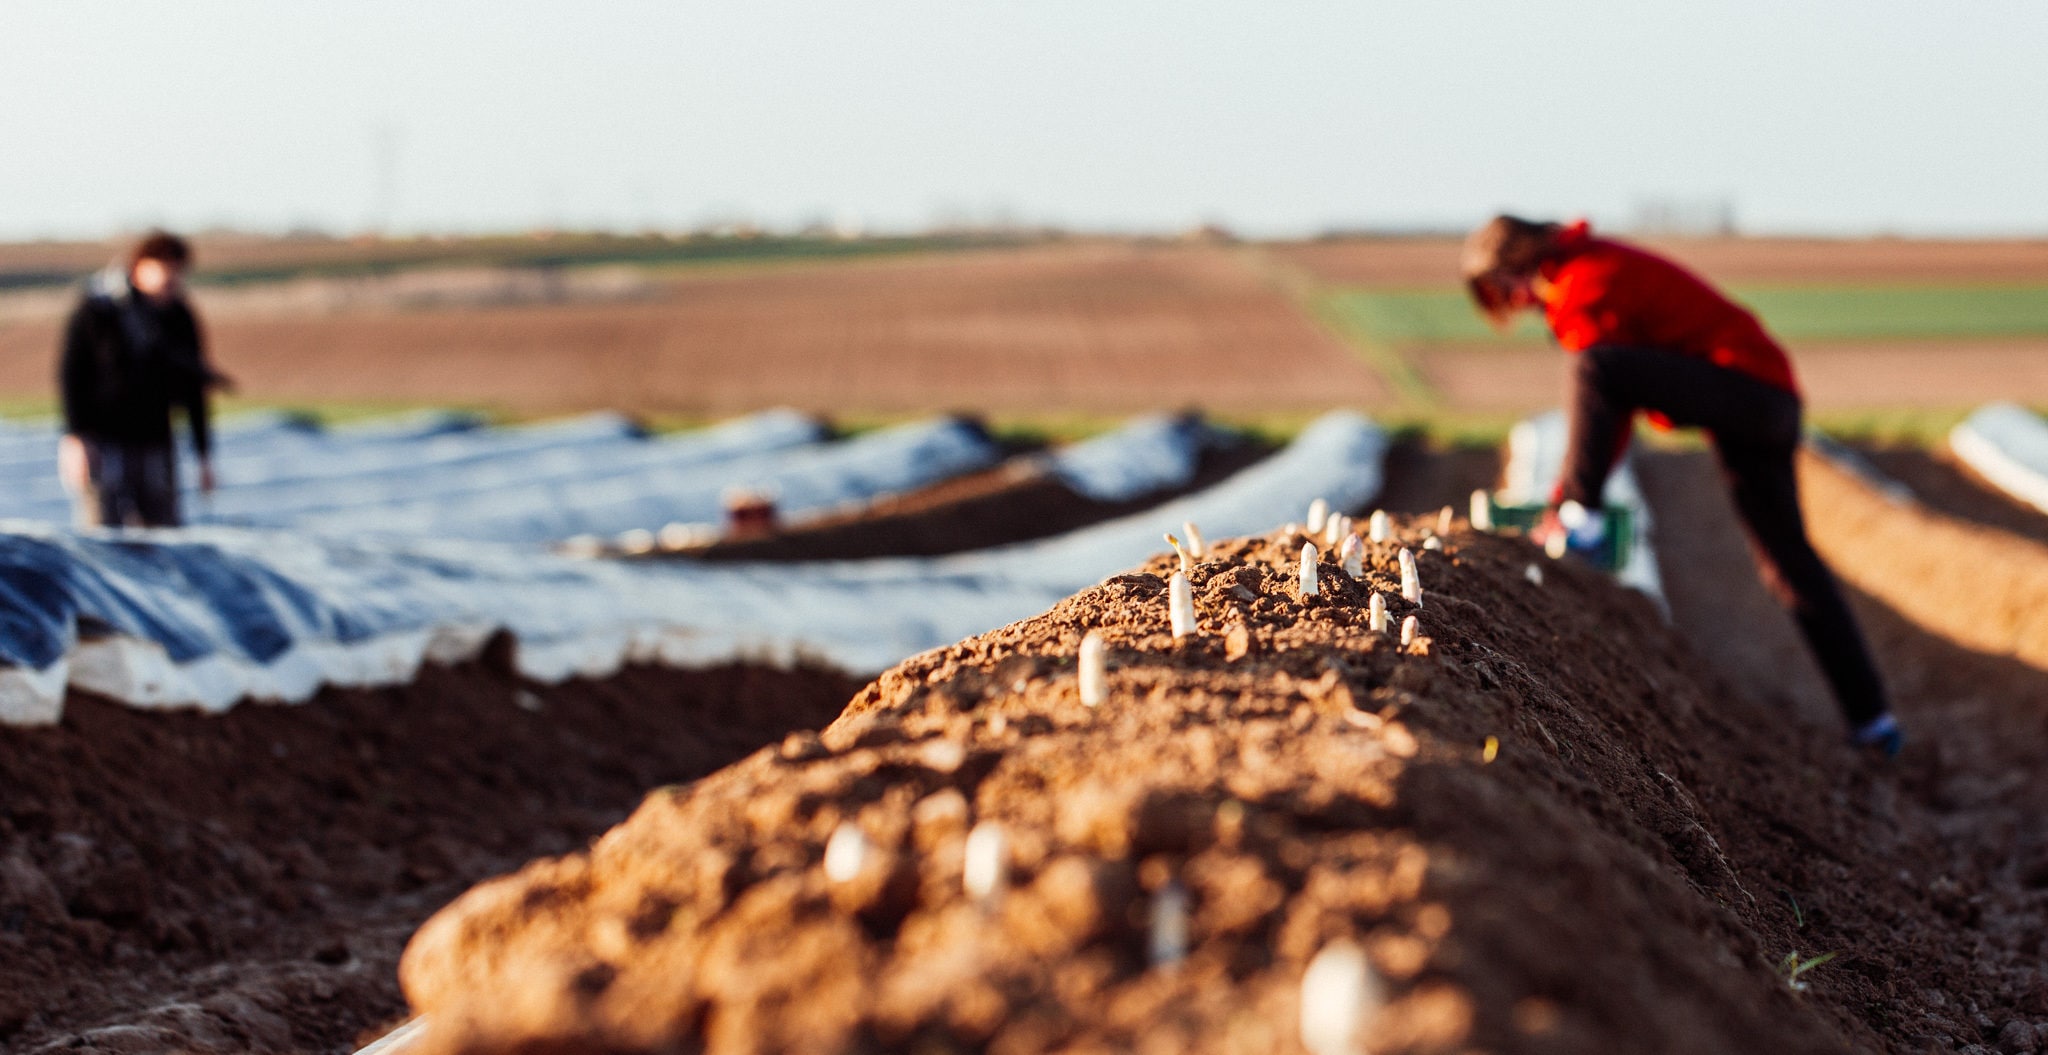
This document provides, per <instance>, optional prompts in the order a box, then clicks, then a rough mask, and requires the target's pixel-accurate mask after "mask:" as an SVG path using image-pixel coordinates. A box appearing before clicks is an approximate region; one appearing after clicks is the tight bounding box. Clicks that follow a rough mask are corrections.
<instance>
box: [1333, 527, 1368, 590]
mask: <svg viewBox="0 0 2048 1055" xmlns="http://www.w3.org/2000/svg"><path fill="white" fill-rule="evenodd" d="M1337 559H1338V560H1339V561H1342V562H1343V564H1344V574H1346V575H1349V576H1351V577H1352V578H1354V579H1356V578H1358V577H1359V576H1362V575H1364V574H1365V544H1364V543H1362V542H1360V541H1358V536H1357V535H1352V534H1348V533H1347V534H1346V535H1345V536H1344V546H1343V548H1342V549H1339V550H1338V551H1337Z"/></svg>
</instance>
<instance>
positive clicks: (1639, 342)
mask: <svg viewBox="0 0 2048 1055" xmlns="http://www.w3.org/2000/svg"><path fill="white" fill-rule="evenodd" d="M1541 273H1542V276H1543V280H1544V281H1543V282H1540V283H1538V284H1537V296H1538V297H1539V298H1540V299H1541V300H1542V302H1543V314H1544V316H1545V318H1547V319H1548V320H1549V322H1550V332H1552V333H1554V334H1556V335H1557V343H1558V344H1560V345H1562V346H1563V347H1564V348H1565V350H1566V351H1571V352H1583V351H1585V350H1586V349H1588V348H1591V347H1593V346H1595V345H1602V344H1612V345H1624V346H1630V347H1638V348H1669V349H1671V350H1674V351H1679V352H1684V353H1685V354H1687V355H1695V356H1698V357H1700V358H1702V359H1705V360H1707V361H1708V362H1710V363H1713V364H1714V365H1716V366H1721V367H1726V368H1727V369H1730V370H1738V371H1741V372H1742V373H1745V374H1748V375H1749V376H1751V377H1754V378H1756V379H1757V380H1759V381H1763V382H1765V383H1767V384H1770V385H1775V386H1777V387H1778V388H1782V389H1784V390H1785V391H1787V392H1791V393H1793V394H1794V395H1797V394H1798V392H1799V383H1798V381H1796V380H1794V379H1793V376H1792V361H1791V360H1790V359H1787V358H1786V357H1785V350H1784V349H1783V348H1780V347H1779V346H1778V342H1776V341H1774V340H1772V339H1771V336H1770V335H1769V334H1767V333H1765V332H1764V328H1763V326H1762V325H1761V324H1759V323H1758V322H1757V321H1756V316H1754V315H1751V314H1750V313H1749V312H1747V311H1745V310H1743V309H1742V308H1741V307H1740V306H1738V305H1736V304H1735V303H1734V302H1733V301H1730V300H1729V299H1728V298H1726V297H1724V296H1722V295H1721V294H1720V293H1718V292H1716V291H1715V290H1714V288H1713V287H1712V286H1709V285H1707V283H1706V282H1705V281H1704V280H1702V279H1701V278H1699V277H1698V276H1697V275H1694V274H1693V273H1692V272H1690V271H1687V270H1685V269H1684V268H1682V267H1680V266H1678V265H1677V264H1674V263H1672V262H1671V261H1669V260H1666V259H1664V258H1663V257H1661V256H1657V255H1655V254H1653V253H1649V252H1646V251H1644V250H1641V249H1637V248H1636V247H1634V246H1631V245H1623V244H1622V243H1620V242H1612V241H1608V240H1607V239H1604V238H1595V237H1593V235H1592V232H1591V230H1590V229H1589V228H1588V227H1587V225H1586V222H1585V221H1584V220H1581V221H1579V222H1577V223H1574V224H1572V225H1570V226H1569V227H1566V228H1565V229H1564V231H1563V232H1562V233H1561V234H1560V235H1559V236H1558V239H1557V242H1556V244H1555V248H1554V251H1553V253H1552V255H1551V257H1550V258H1549V259H1547V260H1545V261H1544V262H1543V264H1542V267H1541Z"/></svg>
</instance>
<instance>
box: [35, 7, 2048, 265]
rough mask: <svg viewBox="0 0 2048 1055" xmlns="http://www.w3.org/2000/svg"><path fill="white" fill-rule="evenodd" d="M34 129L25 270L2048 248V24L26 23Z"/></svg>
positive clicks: (695, 14) (833, 12)
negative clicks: (817, 255) (1383, 232)
mask: <svg viewBox="0 0 2048 1055" xmlns="http://www.w3.org/2000/svg"><path fill="white" fill-rule="evenodd" d="M0 99H4V100H5V103H4V104H0V149H4V151H5V153H4V156H0V238H22V237H32V236H49V235H64V236H79V235H83V236H98V235H103V234H106V233H110V232H112V231H115V230H118V229H132V228H135V227H137V226H141V225H145V224H150V223H163V224H169V225H173V226H177V227H184V228H193V227H198V226H203V225H214V224H230V225H236V226H242V227H255V228H266V229H282V228H285V227H289V226H294V225H304V226H317V227H322V228H326V229H330V230H337V231H349V230H358V229H362V228H364V227H366V226H369V225H371V224H373V223H375V222H377V221H378V220H379V219H380V218H384V217H388V219H389V220H390V221H391V225H392V226H393V227H395V228H396V229H400V230H476V229H508V228H524V227H529V226H533V225H536V224H555V225H567V226H628V227H640V226H646V225H649V224H657V225H664V226H688V225H695V224H699V223H702V222H705V221H708V220H717V219H734V218H745V219H751V220H753V221H756V222H761V223H767V224H771V225H787V224H793V223H797V222H802V221H804V220H807V219H814V218H829V219H834V220H840V221H851V222H858V223H861V224H864V225H866V226H869V227H871V228H917V227H922V226H924V225H926V224H928V223H931V222H933V221H935V220H948V219H969V220H990V219H997V218H1008V219H1012V220H1017V221H1022V222H1046V223H1056V224H1062V225H1068V226H1075V227H1090V228H1116V229H1165V230H1170V229H1176V228H1180V227H1184V226H1187V225H1189V224H1192V223H1197V222H1201V221H1205V220H1213V221H1220V222H1224V223H1227V224H1230V225H1232V226H1235V227H1238V228H1240V229H1243V230H1247V231H1251V232H1256V233H1264V234H1286V233H1307V232H1313V231H1316V230H1319V229H1323V228H1326V227H1330V226H1364V225H1383V226H1384V225H1397V226H1413V225H1448V226H1456V227H1463V226H1467V225H1469V224H1470V223H1472V222H1474V221H1475V219H1476V218H1478V217H1480V216H1482V215H1484V214H1486V213H1488V212H1491V211H1493V210H1496V209H1499V208H1503V207H1509V208H1516V209H1521V210H1524V211H1528V212H1534V213H1574V214H1587V215H1591V216H1593V217H1595V218H1596V219H1597V218H1605V219H1607V220H1609V221H1611V222H1617V223H1621V222H1626V221H1627V220H1628V219H1629V218H1630V217H1631V216H1633V215H1634V214H1635V212H1636V210H1637V208H1638V206H1639V205H1640V203H1642V202H1645V201H1651V200H1659V199H1664V200H1676V201H1681V202H1710V201H1716V200H1720V199H1724V198H1725V199H1731V200H1732V201H1733V202H1734V203H1735V206H1736V211H1737V215H1738V217H1739V219H1740V220H1741V222H1742V224H1743V226H1744V227H1746V228H1749V229H1753V230H1825V231H1841V232H1861V231H1875V230H1895V231H1903V232H1921V233H1933V232H1963V233H2035V234H2039V233H2048V178H2044V173H2048V4H2043V3H2041V2H2040V0H1969V2H1966V3H1953V4H1941V3H1928V2H1926V0H1912V2H1906V0H1840V2H1837V0H1811V2H1797V0H1795V2H1784V0H1777V2H1765V0H1736V2H1716V3H1698V2H1695V3H1682V4H1679V3H1660V2H1644V0H1551V2H1549V3H1533V4H1532V3H1526V2H1508V0H1501V2H1492V0H1489V2H1460V0H1428V2H1417V3H1399V4H1394V3H1373V2H1357V0H1354V2H1349V3H1309V2H1289V0H1264V2H1245V3H1200V2H1191V0H1174V2H1166V0H1030V2H1021V0H1020V2H986V3H983V2H973V0H931V2H911V0H830V2H828V0H817V2H805V3H798V2H788V0H721V2H716V3H698V2H678V0H668V2H652V0H649V2H615V3H599V2H585V3H566V2H540V0H492V2H488V3H485V2H431V0H348V2H345V3H344V2H339V0H333V2H328V3H324V4H314V3H298V2H291V3H286V2H279V0H264V2H256V0H180V2H178V3H166V4H147V5H142V4H128V3H106V2H78V0H6V2H5V3H4V5H0ZM380 158H381V159H382V160H381V161H380Z"/></svg>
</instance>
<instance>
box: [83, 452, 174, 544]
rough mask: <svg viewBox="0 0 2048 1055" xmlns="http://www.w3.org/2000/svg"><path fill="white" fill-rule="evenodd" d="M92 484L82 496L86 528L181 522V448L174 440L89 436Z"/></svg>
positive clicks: (87, 456) (88, 466)
mask: <svg viewBox="0 0 2048 1055" xmlns="http://www.w3.org/2000/svg"><path fill="white" fill-rule="evenodd" d="M85 464H86V472H87V474H88V476H89V477H90V478H91V482H92V483H91V487H90V488H88V489H87V491H86V493H85V494H82V495H80V496H78V519H79V522H80V523H81V524H82V525H83V526H85V527H177V526H178V522H179V518H178V453H177V451H176V450H175V449H173V448H172V446H171V444H170V443H168V442H164V443H131V442H125V441H120V440H92V439H89V440H86V441H85Z"/></svg>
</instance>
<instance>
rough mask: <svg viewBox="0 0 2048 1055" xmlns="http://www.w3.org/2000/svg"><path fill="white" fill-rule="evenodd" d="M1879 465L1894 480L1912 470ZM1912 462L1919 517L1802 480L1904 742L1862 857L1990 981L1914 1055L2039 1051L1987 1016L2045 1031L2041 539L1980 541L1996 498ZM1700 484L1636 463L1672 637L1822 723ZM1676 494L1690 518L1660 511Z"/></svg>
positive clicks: (1939, 995) (1809, 511) (1670, 463)
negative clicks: (1885, 867)
mask: <svg viewBox="0 0 2048 1055" xmlns="http://www.w3.org/2000/svg"><path fill="white" fill-rule="evenodd" d="M1873 460H1874V461H1877V462H1878V463H1879V464H1880V465H1883V466H1884V467H1885V468H1888V469H1895V468H1898V467H1899V466H1900V464H1901V463H1902V462H1905V461H1906V460H1907V459H1905V458H1903V457H1898V456H1894V457H1891V458H1876V459H1873ZM1921 462H1922V465H1921V467H1920V468H1919V469H1918V470H1916V471H1914V472H1912V473H1909V474H1906V475H1908V477H1909V478H1912V479H1913V481H1914V483H1915V484H1917V485H1919V487H1918V493H1919V495H1920V498H1921V500H1920V501H1913V502H1907V503H1904V504H1901V503H1898V502H1895V501H1892V500H1889V499H1887V498H1885V497H1883V496H1881V495H1879V494H1877V493H1876V492H1874V491H1873V490H1872V489H1871V488H1870V487H1868V486H1866V485H1865V484H1864V483H1863V482H1861V481H1859V480H1857V479H1856V478H1855V477H1853V476H1851V475H1849V474H1848V473H1845V472H1844V471H1842V470H1841V469H1840V468H1838V467H1837V466H1835V465H1834V464H1832V463H1831V462H1829V461H1827V460H1825V459H1822V458H1818V457H1814V456H1811V455H1809V456H1807V457H1805V458H1804V459H1802V462H1801V467H1800V470H1801V476H1802V483H1803V492H1804V494H1803V500H1804V506H1805V512H1806V517H1807V523H1808V526H1809V529H1810V530H1811V532H1812V535H1813V538H1814V541H1815V544H1816V545H1817V546H1819V547H1820V549H1821V551H1822V553H1823V554H1824V555H1825V556H1826V557H1827V558H1828V559H1829V561H1830V562H1831V563H1832V564H1833V565H1834V568H1835V570H1836V572H1837V574H1838V575H1839V576H1840V577H1841V578H1842V580H1843V581H1844V583H1845V584H1846V585H1847V586H1848V587H1849V589H1850V592H1851V602H1852V604H1853V606H1854V607H1855V609H1856V612H1857V615H1858V618H1859V619H1860V620H1861V621H1862V622H1863V625H1864V629H1865V632H1866V633H1867V634H1868V635H1869V637H1870V639H1871V644H1872V648H1873V652H1874V653H1875V655H1876V656H1877V659H1878V662H1879V666H1880V667H1881V668H1882V671H1883V673H1884V676H1885V678H1886V681H1887V682H1888V685H1889V688H1890V690H1891V692H1892V695H1893V698H1894V705H1895V707H1896V709H1897V711H1898V713H1899V716H1900V720H1901V721H1902V722H1903V723H1904V724H1905V726H1906V728H1907V730H1908V735H1909V746H1908V748H1907V753H1906V755H1905V756H1904V758H1902V759H1901V762H1902V763H1903V764H1902V765H1901V766H1900V767H1899V770H1898V774H1897V777H1898V780H1897V783H1896V785H1894V786H1889V787H1887V786H1884V785H1876V786H1872V787H1870V788H1868V789H1866V790H1864V791H1862V792H1860V793H1861V794H1867V795H1873V796H1878V795H1881V796H1882V802H1883V803H1884V804H1885V805H1886V806H1887V807H1888V808H1890V809H1892V810H1895V811H1896V817H1895V821H1894V823H1893V824H1892V825H1889V826H1886V827H1882V828H1872V829H1869V830H1868V831H1867V832H1866V838H1868V839H1869V840H1870V841H1871V842H1872V844H1873V845H1875V846H1878V847H1884V848H1889V851H1890V852H1891V853H1893V854H1894V856H1895V858H1896V860H1897V862H1898V864H1899V871H1898V872H1897V873H1896V874H1895V875H1891V876H1877V877H1873V879H1872V882H1873V884H1875V885H1877V886H1891V887H1893V888H1894V889H1897V890H1905V889H1908V888H1914V889H1917V890H1918V891H1919V893H1920V894H1921V896H1923V897H1925V898H1927V899H1928V900H1929V901H1931V902H1932V903H1933V904H1934V905H1935V907H1936V908H1937V909H1938V910H1939V911H1940V912H1941V913H1942V914H1943V915H1945V916H1947V917H1948V918H1949V919H1950V920H1951V921H1952V922H1953V925H1954V927H1955V931H1956V932H1955V934H1954V935H1953V936H1952V937H1951V939H1950V941H1951V943H1952V944H1953V946H1954V947H1955V948H1956V949H1957V950H1958V952H1960V953H1961V954H1963V955H1964V956H1966V957H1967V958H1969V959H1970V960H1971V961H1972V962H1973V963H1974V964H1975V965H1976V967H1975V971H1976V973H1978V974H1979V976H1980V977H1982V978H1984V979H1987V980H1990V979H2000V981H1997V982H1996V983H1995V984H1993V985H1992V986H1990V987H1989V988H1990V989H1991V990H1992V991H1991V992H1986V990H1985V988H1980V987H1966V990H1967V991H1966V992H1959V991H1957V990H1956V989H1954V988H1951V987H1949V986H1947V985H1940V986H1934V987H1930V988H1929V989H1928V990H1926V991H1924V992H1923V995H1924V996H1927V997H1930V998H1932V1002H1933V1003H1935V1005H1936V1006H1935V1007H1934V1008H1933V1009H1931V1010H1929V1011H1927V1012H1925V1013H1926V1014H1928V1015H1929V1016H1931V1017H1930V1019H1929V1021H1930V1022H1932V1021H1933V1020H1935V1019H1944V1018H1945V1019H1947V1020H1949V1021H1950V1022H1952V1023H1954V1024H1955V1025H1956V1026H1959V1027H1961V1028H1960V1029H1957V1030H1955V1031H1952V1032H1950V1033H1949V1036H1950V1037H1951V1038H1953V1039H1952V1040H1951V1041H1949V1042H1948V1046H1946V1047H1943V1046H1939V1045H1934V1044H1930V1045H1929V1048H1928V1050H1937V1051H1949V1050H1961V1051H1984V1052H1989V1051H1994V1050H1995V1051H2001V1052H2032V1051H2036V1050H2039V1049H2040V1048H2042V1047H2048V1033H2039V1032H2038V1031H2037V1035H2035V1036H2029V1035H2028V1033H2027V1031H2026V1030H2025V1029H2023V1028H2020V1027H2014V1026H2011V1025H2010V1024H2009V1023H2008V1022H2004V1021H2001V1018H2002V1014H2001V1011H2000V1010H1999V1008H2001V1007H2003V1008H2012V1009H2024V1010H2025V1011H2026V1013H2027V1014H2028V1015H2031V1016H2032V1021H2033V1022H2034V1023H2035V1025H2037V1026H2041V1025H2048V1023H2043V1022H2042V1019H2041V1015H2040V1005H2041V1002H2042V1001H2043V1000H2044V999H2048V975H2044V973H2043V971H2042V963H2043V961H2042V948H2041V944H2040V943H2041V939H2042V935H2043V934H2044V933H2048V779H2044V777H2043V775H2042V771H2041V767H2040V755H2041V749H2042V745H2043V743H2044V742H2048V713H2044V712H2043V711H2042V709H2041V707H2040V705H2039V701H2040V700H2042V699H2043V698H2044V697H2048V628H2044V627H2043V626H2042V625H2041V613H2042V608H2041V605H2040V598H2041V597H2042V596H2043V595H2044V594H2043V591H2044V590H2048V578H2044V576H2048V543H2044V541H2043V539H2042V536H2041V532H2040V531H2039V528H2038V525H2034V526H2033V528H2034V529H2033V530H2031V531H2028V532H2026V533H2023V534H2016V533H2014V532H2012V531H2007V530H2003V529H2001V528H1998V527H1992V526H1987V524H1985V523H1984V522H1982V517H1981V516H1980V514H1981V512H1982V510H1983V508H1984V502H1985V499H1986V498H1987V497H1990V496H1987V495H1984V494H1982V493H1976V494H1972V493H1970V488H1971V487H1973V486H1974V485H1971V484H1968V483H1967V482H1964V481H1959V480H1957V479H1956V478H1954V477H1950V478H1949V479H1948V480H1947V481H1946V482H1941V477H1940V475H1939V474H1938V472H1937V471H1932V470H1929V469H1928V460H1927V459H1926V456H1924V455H1923V456H1921ZM1714 475H1715V473H1714V469H1713V466H1712V462H1711V459H1710V458H1709V456H1707V455H1704V454H1688V455H1666V456H1660V457H1658V458H1654V459H1646V461H1645V465H1644V473H1643V477H1644V481H1645V486H1646V489H1647V490H1648V491H1649V492H1650V497H1651V499H1652V501H1653V502H1656V503H1657V507H1658V511H1659V516H1660V517H1661V518H1662V519H1661V520H1660V523H1662V524H1665V525H1669V524H1671V523H1672V522H1673V520H1674V518H1678V517H1683V518H1685V519H1684V520H1683V522H1684V523H1685V524H1686V525H1687V526H1688V528H1689V530H1686V531H1684V532H1673V531H1671V530H1669V529H1668V528H1667V529H1664V530H1660V532H1659V540H1660V541H1659V546H1660V556H1661V557H1662V558H1663V559H1662V561H1661V563H1662V564H1663V567H1664V571H1665V580H1666V584H1667V587H1668V589H1669V597H1670V600H1671V606H1672V610H1673V613H1674V616H1675V617H1676V620H1677V623H1678V625H1679V627H1680V628H1681V629H1682V630H1684V631H1685V632H1686V633H1687V636H1688V637H1689V638H1690V639H1691V640H1692V641H1693V643H1694V645H1695V647H1698V648H1700V649H1702V650H1703V652H1705V653H1706V654H1707V655H1708V656H1709V657H1710V658H1712V659H1713V660H1714V661H1715V666H1716V667H1717V669H1719V670H1720V671H1721V672H1722V673H1723V674H1726V675H1729V676H1731V677H1735V678H1737V679H1738V680H1739V681H1740V682H1742V683H1746V684H1751V685H1764V686H1770V685H1771V683H1772V681H1773V675H1774V674H1778V675H1782V676H1783V680H1782V681H1781V682H1779V683H1778V684H1777V685H1776V686H1775V689H1776V691H1775V693H1773V694H1772V695H1773V697H1775V699H1776V700H1777V702H1778V704H1779V705H1780V706H1782V707H1785V708H1786V709H1788V710H1792V711H1797V712H1799V713H1802V714H1805V715H1809V716H1811V715H1826V714H1828V713H1829V712H1831V711H1832V704H1831V703H1830V702H1828V700H1827V697H1826V690H1825V689H1824V687H1823V686H1822V684H1821V682H1820V680H1819V676H1818V674H1817V673H1814V672H1813V671H1812V669H1811V666H1810V664H1809V663H1808V662H1807V660H1806V657H1805V655H1804V652H1803V649H1802V648H1801V647H1800V644H1799V642H1798V640H1797V636H1796V631H1795V630H1794V629H1793V627H1792V624H1791V622H1790V620H1789V619H1786V618H1785V617H1784V616H1783V615H1782V614H1780V613H1776V612H1774V611H1771V610H1770V606H1769V602H1768V601H1766V600H1764V599H1763V596H1762V591H1761V588H1759V587H1756V586H1755V585H1754V575H1753V573H1751V574H1747V575H1745V574H1744V568H1743V565H1744V564H1746V563H1747V562H1746V559H1745V558H1743V557H1742V556H1741V550H1742V542H1741V541H1740V538H1739V536H1738V535H1737V534H1736V532H1735V529H1734V520H1733V516H1732V514H1731V513H1730V512H1729V511H1728V509H1727V502H1726V499H1725V498H1723V497H1721V495H1720V494H1719V490H1718V488H1717V487H1716V486H1715V485H1714V482H1713V481H1714ZM1929 484H1936V486H1929ZM1678 494H1684V495H1689V496H1690V500H1689V501H1688V502H1686V503H1685V504H1683V505H1678V504H1671V503H1669V502H1668V501H1666V499H1667V498H1668V497H1669V496H1672V495H1678ZM1678 547H1684V548H1683V549H1679V548H1678ZM1710 550H1711V551H1717V552H1718V553H1719V556H1713V555H1712V554H1711V553H1710V552H1709V551H1710ZM1688 555H1689V556H1690V557H1691V558H1692V559H1685V558H1686V557H1687V556H1688ZM1674 558H1677V559H1674ZM1731 587H1733V588H1732V589H1731ZM1816 793H1817V794H1827V793H1828V792H1827V791H1825V790H1817V791H1816ZM1835 794H1837V795H1838V796H1839V794H1840V793H1839V792H1835ZM1872 801H1873V802H1875V801H1878V800H1877V799H1875V798H1873V799H1872ZM1815 852H1816V853H1817V854H1825V853H1826V852H1827V851H1826V849H1825V848H1819V849H1816V851H1815ZM1916 861H1917V863H1915V862H1916ZM1972 1026H1974V1028H1970V1027H1972Z"/></svg>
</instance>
